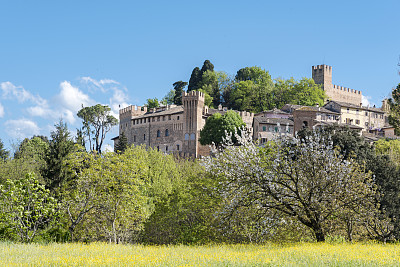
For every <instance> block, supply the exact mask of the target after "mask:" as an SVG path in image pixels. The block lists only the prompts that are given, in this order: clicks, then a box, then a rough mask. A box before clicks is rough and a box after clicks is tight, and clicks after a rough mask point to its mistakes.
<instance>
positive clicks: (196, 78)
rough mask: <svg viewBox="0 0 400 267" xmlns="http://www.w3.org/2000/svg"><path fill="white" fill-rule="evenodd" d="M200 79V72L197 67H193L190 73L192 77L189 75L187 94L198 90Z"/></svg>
mask: <svg viewBox="0 0 400 267" xmlns="http://www.w3.org/2000/svg"><path fill="white" fill-rule="evenodd" d="M201 77H202V73H201V70H200V69H199V67H195V68H194V69H193V71H192V75H190V79H189V85H188V89H187V91H188V92H190V91H193V90H197V89H199V85H200V83H201Z"/></svg>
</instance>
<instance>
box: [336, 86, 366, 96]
mask: <svg viewBox="0 0 400 267" xmlns="http://www.w3.org/2000/svg"><path fill="white" fill-rule="evenodd" d="M333 89H337V90H340V91H344V92H348V93H354V94H358V95H361V91H359V90H354V89H350V88H347V87H343V86H340V85H335V84H334V85H333Z"/></svg>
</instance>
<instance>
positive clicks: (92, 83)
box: [81, 77, 120, 93]
mask: <svg viewBox="0 0 400 267" xmlns="http://www.w3.org/2000/svg"><path fill="white" fill-rule="evenodd" d="M81 82H82V83H84V84H85V85H86V86H87V87H88V88H89V90H90V89H91V90H93V91H97V90H101V91H102V92H103V93H105V92H107V91H109V90H110V89H112V87H113V86H115V85H120V83H119V82H117V81H114V80H111V79H102V80H96V79H93V78H91V77H82V78H81ZM110 87H111V88H110Z"/></svg>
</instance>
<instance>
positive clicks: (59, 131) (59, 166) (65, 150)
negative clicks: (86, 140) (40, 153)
mask: <svg viewBox="0 0 400 267" xmlns="http://www.w3.org/2000/svg"><path fill="white" fill-rule="evenodd" d="M55 128H56V129H55V131H52V132H51V134H50V144H49V149H48V152H47V155H46V169H45V170H44V171H43V176H44V178H45V181H46V186H47V188H49V189H50V190H51V191H58V190H59V187H60V186H61V185H62V183H63V182H64V180H65V178H66V175H65V169H64V167H63V160H65V159H66V157H67V156H68V154H69V153H71V152H72V151H73V147H74V141H73V140H72V137H71V136H70V132H69V131H68V127H67V124H66V123H64V122H63V120H62V119H61V120H60V121H59V122H58V123H57V124H56V125H55ZM56 193H57V194H58V192H56Z"/></svg>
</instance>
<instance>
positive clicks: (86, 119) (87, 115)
mask: <svg viewBox="0 0 400 267" xmlns="http://www.w3.org/2000/svg"><path fill="white" fill-rule="evenodd" d="M110 112H111V108H110V107H109V106H103V105H101V104H97V105H95V106H91V107H85V108H82V109H81V110H79V111H78V114H77V115H78V117H79V118H81V119H82V120H83V130H84V133H85V135H86V137H87V138H88V140H89V145H90V146H92V143H91V142H92V141H94V142H95V144H96V146H95V147H90V149H91V151H93V150H94V151H97V152H98V153H100V154H101V147H102V145H103V142H104V139H105V138H106V134H107V133H108V132H109V131H110V130H111V128H112V127H113V126H115V125H117V124H118V120H117V119H116V118H115V117H114V116H112V115H111V114H110Z"/></svg>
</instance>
